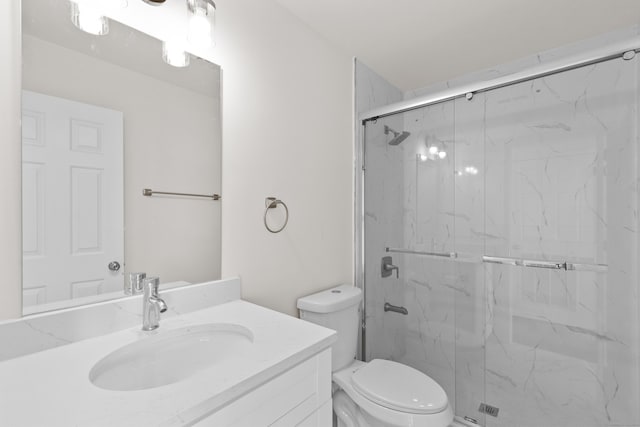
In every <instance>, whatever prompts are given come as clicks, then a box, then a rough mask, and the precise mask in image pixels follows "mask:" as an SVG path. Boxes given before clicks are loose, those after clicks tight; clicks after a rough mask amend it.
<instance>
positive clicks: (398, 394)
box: [351, 359, 448, 414]
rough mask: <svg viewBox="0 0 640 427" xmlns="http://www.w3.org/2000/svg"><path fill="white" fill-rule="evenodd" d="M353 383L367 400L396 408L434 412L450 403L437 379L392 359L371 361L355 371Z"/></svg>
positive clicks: (404, 410) (408, 410) (411, 411)
mask: <svg viewBox="0 0 640 427" xmlns="http://www.w3.org/2000/svg"><path fill="white" fill-rule="evenodd" d="M351 382H352V383H353V387H354V388H355V390H356V391H357V392H359V393H360V394H362V395H363V396H364V397H366V398H367V399H369V400H371V401H373V402H375V403H377V404H378V405H381V406H384V407H385V408H389V409H394V410H396V411H401V412H410V413H413V414H435V413H438V412H442V411H444V410H445V409H446V407H447V405H448V399H447V394H446V393H445V392H444V390H443V389H442V387H440V385H439V384H438V383H437V382H435V381H434V380H432V379H431V378H430V377H428V376H427V375H425V374H423V373H422V372H420V371H418V370H417V369H413V368H411V367H410V366H406V365H403V364H400V363H397V362H392V361H390V360H381V359H374V360H372V361H371V362H369V363H367V365H366V366H363V367H362V368H360V369H358V370H357V371H356V372H355V373H354V374H353V376H352V377H351Z"/></svg>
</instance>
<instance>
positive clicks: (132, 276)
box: [124, 273, 147, 295]
mask: <svg viewBox="0 0 640 427" xmlns="http://www.w3.org/2000/svg"><path fill="white" fill-rule="evenodd" d="M146 277H147V274H146V273H129V274H128V275H127V280H126V281H125V284H124V293H125V294H126V295H138V294H141V293H142V282H143V280H144V279H145V278H146Z"/></svg>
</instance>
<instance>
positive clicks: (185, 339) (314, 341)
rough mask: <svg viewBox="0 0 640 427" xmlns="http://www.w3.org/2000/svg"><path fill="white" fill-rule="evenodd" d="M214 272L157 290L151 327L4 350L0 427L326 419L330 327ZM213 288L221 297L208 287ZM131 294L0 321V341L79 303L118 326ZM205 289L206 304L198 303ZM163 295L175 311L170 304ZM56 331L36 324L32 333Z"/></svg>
mask: <svg viewBox="0 0 640 427" xmlns="http://www.w3.org/2000/svg"><path fill="white" fill-rule="evenodd" d="M224 282H225V281H220V282H210V283H208V284H205V285H196V286H194V287H186V288H178V289H174V290H171V291H166V292H165V294H164V297H165V298H166V300H167V304H168V305H169V307H170V311H169V312H168V313H167V314H168V316H166V317H163V318H162V319H161V320H160V327H159V328H158V329H157V330H156V331H152V332H143V331H142V330H141V323H140V324H136V325H133V326H129V327H127V328H125V329H120V330H114V331H111V332H110V333H106V334H103V335H98V336H93V337H91V338H86V339H81V340H79V341H75V342H71V343H67V344H64V345H62V344H60V343H58V344H55V345H51V346H50V347H51V348H48V349H44V350H43V351H36V352H32V353H30V354H25V355H21V356H19V357H13V358H8V357H12V356H11V355H9V356H8V357H7V356H6V355H5V359H6V360H4V361H3V362H0V425H10V426H15V427H18V426H34V425H43V426H44V425H46V426H70V425H74V426H113V425H118V426H183V425H198V426H238V427H240V426H252V427H254V426H263V425H264V426H266V425H275V426H278V425H282V426H291V425H302V426H326V425H331V416H332V413H331V350H330V346H331V344H332V343H333V341H334V340H335V332H333V331H331V330H329V329H325V328H322V327H319V326H317V325H313V324H310V323H307V322H303V321H301V320H299V319H296V318H293V317H291V316H287V315H284V314H281V313H277V312H274V311H272V310H269V309H266V308H263V307H260V306H257V305H254V304H251V303H248V302H246V301H243V300H241V299H240V298H239V295H240V292H239V287H240V283H239V279H233V280H231V281H229V282H228V283H224ZM217 290H219V291H220V292H224V293H226V296H225V297H223V298H220V297H219V295H218V296H217V297H216V291H217ZM161 292H162V291H161ZM189 293H190V295H189V296H185V295H186V294H189ZM202 295H206V296H207V297H203V296H202ZM139 297H140V296H133V297H128V298H125V299H123V300H120V301H110V302H105V303H100V304H96V305H94V306H85V307H78V308H74V309H70V310H67V311H62V312H53V313H51V314H42V315H39V316H37V317H36V318H29V317H26V318H23V319H20V320H17V321H13V322H5V323H0V339H1V340H2V341H3V346H4V344H8V345H18V346H20V344H19V342H18V341H19V339H14V341H13V342H11V336H14V337H16V334H14V333H12V331H15V330H17V329H16V328H24V327H25V325H24V324H20V323H21V322H23V323H24V322H27V323H28V324H27V327H26V328H27V329H31V330H38V328H44V326H43V325H52V326H50V327H52V328H64V326H60V325H64V324H65V320H64V319H65V316H66V318H69V316H70V315H74V316H78V313H77V311H82V310H85V313H84V315H85V316H87V315H89V316H88V317H90V314H91V313H89V312H90V311H92V310H93V312H94V314H95V313H98V311H97V310H100V313H101V314H100V315H98V318H97V319H96V323H101V322H104V321H105V319H107V320H106V322H107V323H112V324H118V321H117V320H116V319H115V318H117V317H118V314H117V313H118V312H126V311H129V310H130V311H129V313H128V316H131V314H132V312H134V313H135V314H134V315H133V316H132V317H131V319H130V320H128V322H131V321H134V320H133V319H135V318H136V317H138V320H140V319H139V316H137V314H138V313H139V312H140V311H141V310H140V309H138V310H137V311H136V310H135V308H134V307H136V306H137V305H136V304H137V303H140V304H141V301H140V298H139ZM207 298H209V299H210V301H209V302H210V303H211V304H215V305H212V306H209V307H208V308H202V307H200V306H198V304H200V305H202V304H203V299H204V300H206V299H207ZM185 299H186V300H192V301H191V302H192V303H193V304H195V305H192V307H191V308H194V309H195V310H193V311H189V310H190V309H189V308H188V306H189V303H185V301H184V300H185ZM196 301H197V302H196ZM109 305H112V306H111V307H110V306H109ZM115 305H119V308H118V307H115ZM172 305H173V306H174V307H175V306H179V307H180V308H179V310H178V311H175V310H174V311H173V312H171V306H172ZM109 310H112V311H111V314H105V313H106V312H107V311H109ZM74 312H76V313H74ZM47 316H49V319H47ZM163 316H164V315H163ZM109 317H112V318H111V319H108V318H109ZM55 325H58V326H55ZM71 327H78V325H75V326H71ZM80 327H82V326H80ZM63 334H64V332H63V331H61V330H57V331H53V330H44V329H40V330H39V331H38V332H37V333H36V335H34V336H32V337H31V338H32V339H38V338H37V337H38V336H39V335H42V336H43V337H44V336H49V337H50V336H51V335H56V336H60V335H63ZM85 334H87V332H86V331H85ZM65 336H66V338H65V339H66V340H67V341H69V339H68V338H69V336H70V335H69V334H68V332H67V334H66V335H65ZM34 337H35V338H34ZM0 356H1V355H0ZM14 356H15V355H14Z"/></svg>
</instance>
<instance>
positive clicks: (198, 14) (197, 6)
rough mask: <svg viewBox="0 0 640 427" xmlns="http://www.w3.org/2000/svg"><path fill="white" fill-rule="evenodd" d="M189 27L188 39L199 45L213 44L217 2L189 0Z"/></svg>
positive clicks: (211, 0)
mask: <svg viewBox="0 0 640 427" xmlns="http://www.w3.org/2000/svg"><path fill="white" fill-rule="evenodd" d="M187 13H188V15H189V24H188V25H189V29H188V33H187V40H188V41H189V43H190V44H192V45H193V46H197V47H208V46H211V45H212V44H213V30H214V26H215V14H216V4H215V3H214V2H213V0H187Z"/></svg>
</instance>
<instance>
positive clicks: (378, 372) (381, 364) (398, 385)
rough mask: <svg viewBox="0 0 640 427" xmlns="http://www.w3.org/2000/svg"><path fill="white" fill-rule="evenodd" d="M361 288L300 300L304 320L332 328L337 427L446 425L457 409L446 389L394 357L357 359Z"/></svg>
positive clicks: (344, 288)
mask: <svg viewBox="0 0 640 427" xmlns="http://www.w3.org/2000/svg"><path fill="white" fill-rule="evenodd" d="M361 300H362V292H361V291H360V289H358V288H355V287H353V286H351V285H341V286H338V287H335V288H332V289H327V290H326V291H322V292H318V293H317V294H313V295H309V296H307V297H304V298H300V299H299V300H298V309H300V318H301V319H304V320H307V321H309V322H312V323H317V324H318V325H321V326H325V327H327V328H330V329H333V330H335V331H337V333H338V340H337V341H336V342H335V343H334V344H333V347H331V351H332V359H331V363H332V371H333V384H334V387H333V389H334V393H333V411H334V412H335V414H336V416H337V419H338V427H389V426H394V427H395V426H397V427H447V426H448V425H449V424H450V423H451V421H452V420H453V412H452V410H451V406H450V405H449V400H448V399H447V394H446V393H445V392H444V390H443V389H442V387H440V385H439V384H438V383H436V382H435V381H434V380H432V379H431V378H430V377H428V376H427V375H425V374H423V373H422V372H420V371H418V370H416V369H413V368H411V367H409V366H406V365H403V364H401V363H397V362H392V361H390V360H381V359H374V360H372V361H370V362H369V363H365V362H361V361H359V360H355V356H356V346H357V342H358V326H359V324H360V323H359V317H360V316H359V313H360V301H361Z"/></svg>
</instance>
